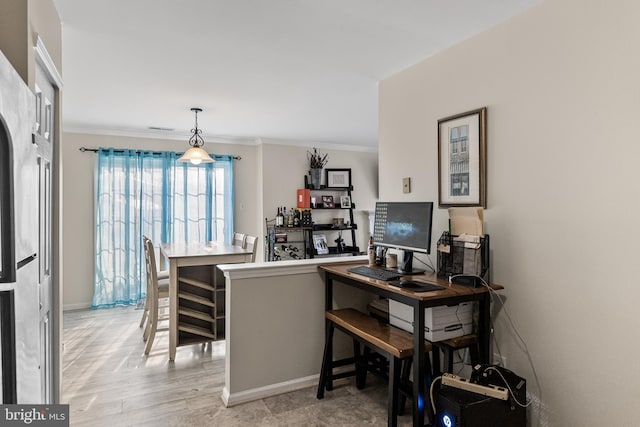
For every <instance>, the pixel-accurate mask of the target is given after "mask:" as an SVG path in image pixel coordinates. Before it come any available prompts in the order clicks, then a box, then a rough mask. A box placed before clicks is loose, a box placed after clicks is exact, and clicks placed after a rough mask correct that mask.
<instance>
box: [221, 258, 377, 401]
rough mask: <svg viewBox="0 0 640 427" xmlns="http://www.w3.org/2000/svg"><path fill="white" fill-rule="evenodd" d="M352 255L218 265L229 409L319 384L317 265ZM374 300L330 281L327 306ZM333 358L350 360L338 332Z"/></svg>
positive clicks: (321, 294)
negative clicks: (330, 300) (330, 299)
mask: <svg viewBox="0 0 640 427" xmlns="http://www.w3.org/2000/svg"><path fill="white" fill-rule="evenodd" d="M354 259H357V260H360V261H364V260H366V257H365V256H361V257H358V258H351V257H349V258H323V259H307V260H300V261H281V262H269V263H249V264H228V265H223V266H220V269H221V270H222V271H223V272H224V275H225V284H226V285H225V286H226V290H227V292H226V296H225V299H226V322H225V332H226V337H227V340H226V358H225V387H224V390H223V395H222V398H223V400H224V402H225V404H226V405H228V406H233V405H237V404H240V403H244V402H248V401H251V400H256V399H262V398H266V397H269V396H273V395H276V394H279V393H284V392H288V391H291V390H295V389H298V388H304V387H309V386H315V385H317V384H318V377H319V375H318V373H319V372H320V365H321V362H322V353H323V348H324V327H325V321H324V314H323V313H324V307H325V300H324V298H325V284H324V280H323V278H322V275H321V274H320V273H319V272H318V265H320V264H323V263H327V262H335V263H340V262H351V261H353V260H354ZM374 298H375V296H374V295H373V294H371V293H369V292H365V291H362V290H359V289H356V288H353V287H351V286H347V285H340V284H336V285H335V286H334V293H333V307H335V308H340V307H345V306H349V307H354V308H357V309H360V310H363V311H366V306H367V304H368V303H369V302H370V301H371V300H372V299H374ZM334 346H335V348H334V356H335V357H336V358H345V357H351V356H353V344H352V340H351V339H349V338H348V337H347V336H346V335H345V334H343V333H341V332H337V333H336V334H335V340H334Z"/></svg>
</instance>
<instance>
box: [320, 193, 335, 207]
mask: <svg viewBox="0 0 640 427" xmlns="http://www.w3.org/2000/svg"><path fill="white" fill-rule="evenodd" d="M322 207H323V208H333V207H335V206H334V205H333V196H322Z"/></svg>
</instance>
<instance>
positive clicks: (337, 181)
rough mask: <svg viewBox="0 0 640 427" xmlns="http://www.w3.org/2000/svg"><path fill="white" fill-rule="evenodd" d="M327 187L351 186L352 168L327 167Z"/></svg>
mask: <svg viewBox="0 0 640 427" xmlns="http://www.w3.org/2000/svg"><path fill="white" fill-rule="evenodd" d="M325 182H326V185H325V187H326V188H351V168H348V169H325Z"/></svg>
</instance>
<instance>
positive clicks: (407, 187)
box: [402, 178, 411, 193]
mask: <svg viewBox="0 0 640 427" xmlns="http://www.w3.org/2000/svg"><path fill="white" fill-rule="evenodd" d="M402 192H403V193H411V178H402Z"/></svg>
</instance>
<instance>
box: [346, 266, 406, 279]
mask: <svg viewBox="0 0 640 427" xmlns="http://www.w3.org/2000/svg"><path fill="white" fill-rule="evenodd" d="M347 271H348V272H349V273H356V274H359V275H361V276H366V277H370V278H372V279H378V280H386V281H390V280H396V279H399V278H400V277H402V274H400V273H398V272H397V271H389V270H383V269H381V268H374V267H367V266H366V265H359V266H357V267H352V268H349V269H348V270H347Z"/></svg>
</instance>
